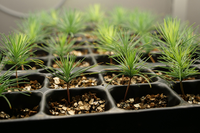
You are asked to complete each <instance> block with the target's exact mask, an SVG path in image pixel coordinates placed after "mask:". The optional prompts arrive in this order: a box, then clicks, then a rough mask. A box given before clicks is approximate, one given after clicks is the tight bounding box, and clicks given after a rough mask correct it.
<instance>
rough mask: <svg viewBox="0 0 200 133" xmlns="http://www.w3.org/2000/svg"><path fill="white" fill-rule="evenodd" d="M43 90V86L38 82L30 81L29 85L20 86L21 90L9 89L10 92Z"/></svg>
mask: <svg viewBox="0 0 200 133" xmlns="http://www.w3.org/2000/svg"><path fill="white" fill-rule="evenodd" d="M25 82H26V81H25ZM12 88H13V89H12ZM14 88H15V89H14ZM41 88H42V85H41V84H40V83H39V82H38V81H37V80H30V81H29V84H24V85H19V88H17V86H12V87H9V90H8V92H15V91H33V90H38V89H41ZM10 89H12V90H10Z"/></svg>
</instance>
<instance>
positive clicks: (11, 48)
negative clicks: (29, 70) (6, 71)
mask: <svg viewBox="0 0 200 133" xmlns="http://www.w3.org/2000/svg"><path fill="white" fill-rule="evenodd" d="M1 37H2V40H1V43H2V45H3V46H4V49H3V53H4V55H5V56H6V64H11V65H15V72H16V78H18V75H17V70H18V68H19V67H22V70H23V69H24V66H28V67H31V66H30V65H28V63H30V62H32V61H33V60H35V62H40V60H37V59H32V60H30V59H28V58H29V57H30V56H31V55H33V52H31V51H32V48H33V47H36V46H35V45H32V44H31V41H30V39H29V38H28V36H27V35H24V34H21V33H19V34H18V33H12V34H9V35H8V36H7V37H6V36H5V35H4V34H1ZM17 86H18V85H17ZM18 88H19V86H18Z"/></svg>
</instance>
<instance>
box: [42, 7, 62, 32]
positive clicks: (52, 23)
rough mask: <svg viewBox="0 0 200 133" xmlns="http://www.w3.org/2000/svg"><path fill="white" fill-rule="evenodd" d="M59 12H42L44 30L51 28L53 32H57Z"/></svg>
mask: <svg viewBox="0 0 200 133" xmlns="http://www.w3.org/2000/svg"><path fill="white" fill-rule="evenodd" d="M59 12H60V10H55V9H54V10H51V11H50V13H48V12H47V11H41V12H40V13H39V15H40V16H39V19H40V21H41V24H42V26H43V27H44V29H46V28H49V29H50V30H51V31H52V32H55V30H56V27H57V24H58V20H59Z"/></svg>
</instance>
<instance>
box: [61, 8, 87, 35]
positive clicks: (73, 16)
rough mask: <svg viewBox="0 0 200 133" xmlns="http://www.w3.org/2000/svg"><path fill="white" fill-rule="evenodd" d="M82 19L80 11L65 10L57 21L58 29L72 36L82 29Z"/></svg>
mask: <svg viewBox="0 0 200 133" xmlns="http://www.w3.org/2000/svg"><path fill="white" fill-rule="evenodd" d="M83 24H84V19H83V16H82V14H81V13H80V12H78V11H76V10H65V11H64V14H63V16H62V18H61V19H60V20H59V22H58V30H59V31H60V32H62V33H64V34H68V35H70V36H71V37H74V35H75V34H77V33H80V32H81V31H82V30H83V29H84V25H83Z"/></svg>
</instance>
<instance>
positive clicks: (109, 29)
mask: <svg viewBox="0 0 200 133" xmlns="http://www.w3.org/2000/svg"><path fill="white" fill-rule="evenodd" d="M116 35H117V28H115V26H114V25H110V24H108V23H107V22H105V23H103V24H102V25H99V26H98V29H97V37H98V39H99V40H98V44H99V45H98V46H97V47H98V48H99V49H101V50H104V51H109V55H111V52H112V51H113V50H114V49H113V47H114V43H113V42H114V38H115V37H116ZM110 63H112V60H110Z"/></svg>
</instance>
